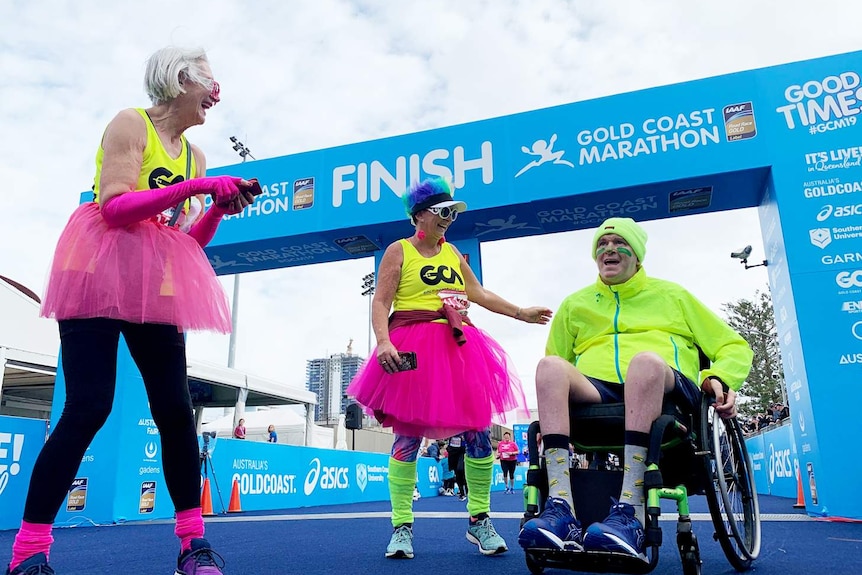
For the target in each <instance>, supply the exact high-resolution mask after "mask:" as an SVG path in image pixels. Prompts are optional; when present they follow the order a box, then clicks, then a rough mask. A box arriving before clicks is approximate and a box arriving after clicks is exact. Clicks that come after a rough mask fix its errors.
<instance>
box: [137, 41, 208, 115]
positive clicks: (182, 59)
mask: <svg viewBox="0 0 862 575" xmlns="http://www.w3.org/2000/svg"><path fill="white" fill-rule="evenodd" d="M202 62H209V60H207V54H206V52H205V51H204V50H203V49H202V48H192V49H184V48H176V47H173V46H168V47H167V48H162V49H161V50H159V51H158V52H156V53H154V54H153V55H152V56H150V58H149V60H147V71H146V73H145V74H144V90H145V91H146V92H147V96H149V97H150V100H151V101H152V102H153V104H154V105H158V104H164V103H166V102H170V101H171V100H173V99H174V98H176V97H177V96H179V95H180V94H184V93H185V89H183V87H182V85H180V80H183V79H185V78H188V79H189V80H191V81H192V82H195V83H197V84H200V85H202V86H204V87H207V88H210V89H212V84H213V80H212V79H211V78H207V77H206V76H204V75H203V73H202V71H201V66H200V64H201V63H202Z"/></svg>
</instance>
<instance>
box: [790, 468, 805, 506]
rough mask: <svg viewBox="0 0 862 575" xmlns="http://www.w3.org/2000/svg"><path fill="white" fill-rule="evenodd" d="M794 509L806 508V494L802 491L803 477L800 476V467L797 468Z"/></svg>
mask: <svg viewBox="0 0 862 575" xmlns="http://www.w3.org/2000/svg"><path fill="white" fill-rule="evenodd" d="M793 508H794V509H805V494H804V493H803V492H802V479H801V478H800V476H799V469H797V470H796V503H794V504H793Z"/></svg>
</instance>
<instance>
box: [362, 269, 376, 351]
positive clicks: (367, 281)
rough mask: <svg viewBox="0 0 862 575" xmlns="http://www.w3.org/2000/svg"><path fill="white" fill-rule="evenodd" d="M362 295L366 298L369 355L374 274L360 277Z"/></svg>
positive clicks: (372, 331)
mask: <svg viewBox="0 0 862 575" xmlns="http://www.w3.org/2000/svg"><path fill="white" fill-rule="evenodd" d="M362 295H367V296H368V354H367V355H366V357H368V356H370V355H371V338H372V337H373V335H374V328H373V327H372V325H371V301H372V299H373V296H374V272H371V273H370V274H366V275H365V276H363V277H362Z"/></svg>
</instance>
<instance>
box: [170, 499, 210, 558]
mask: <svg viewBox="0 0 862 575" xmlns="http://www.w3.org/2000/svg"><path fill="white" fill-rule="evenodd" d="M174 533H176V534H177V537H179V538H180V545H181V546H182V550H183V551H188V550H189V549H191V547H192V539H199V538H201V537H203V536H204V518H203V515H201V508H200V507H195V508H194V509H186V510H185V511H177V525H176V527H174Z"/></svg>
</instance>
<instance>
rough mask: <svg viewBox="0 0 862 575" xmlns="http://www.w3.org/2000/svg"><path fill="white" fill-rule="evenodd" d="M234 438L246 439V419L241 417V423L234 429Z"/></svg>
mask: <svg viewBox="0 0 862 575" xmlns="http://www.w3.org/2000/svg"><path fill="white" fill-rule="evenodd" d="M233 437H234V439H245V420H244V419H240V420H239V423H238V424H237V426H236V429H234V430H233Z"/></svg>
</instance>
